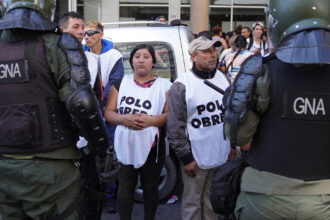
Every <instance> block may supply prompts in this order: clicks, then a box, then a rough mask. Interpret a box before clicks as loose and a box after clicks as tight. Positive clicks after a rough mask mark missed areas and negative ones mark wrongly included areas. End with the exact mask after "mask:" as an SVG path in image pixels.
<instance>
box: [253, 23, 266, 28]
mask: <svg viewBox="0 0 330 220" xmlns="http://www.w3.org/2000/svg"><path fill="white" fill-rule="evenodd" d="M257 25H260V26H261V27H262V28H264V24H263V23H261V22H256V23H253V25H252V29H254V28H255V27H256V26H257Z"/></svg>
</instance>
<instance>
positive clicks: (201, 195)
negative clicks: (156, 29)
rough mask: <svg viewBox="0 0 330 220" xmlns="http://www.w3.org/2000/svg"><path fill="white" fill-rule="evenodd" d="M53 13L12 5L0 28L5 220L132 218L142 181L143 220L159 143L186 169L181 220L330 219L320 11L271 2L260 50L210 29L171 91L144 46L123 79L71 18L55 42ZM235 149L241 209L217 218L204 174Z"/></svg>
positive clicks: (151, 204) (153, 199)
mask: <svg viewBox="0 0 330 220" xmlns="http://www.w3.org/2000/svg"><path fill="white" fill-rule="evenodd" d="M286 2H287V1H286ZM301 2H303V3H304V4H303V8H300V7H302V6H301V5H302V4H301ZM0 3H1V2H0ZM48 3H49V4H46V5H44V4H40V3H36V1H34V2H29V1H27V2H26V1H17V2H16V3H15V4H12V2H11V1H9V3H8V4H6V6H7V7H8V6H11V7H8V8H5V10H4V11H5V14H4V15H3V18H1V19H0V30H1V32H2V33H1V39H0V46H1V52H0V64H1V65H0V66H1V68H3V70H2V71H1V73H2V77H1V78H0V85H1V89H2V93H1V94H0V102H1V106H0V112H1V113H2V114H1V116H0V121H1V123H0V134H1V135H0V173H1V174H2V180H1V182H0V219H1V218H4V220H16V219H72V220H76V219H81V220H84V219H86V220H87V219H100V217H101V214H102V211H103V210H105V211H108V212H114V211H116V209H117V207H116V204H117V206H118V212H119V216H120V219H123V220H129V219H132V208H133V204H134V192H135V188H136V185H137V181H138V175H140V177H141V184H142V189H143V199H144V219H146V220H153V219H155V214H156V210H157V206H158V200H159V197H158V183H159V178H160V173H161V169H162V167H163V165H164V161H165V156H166V144H165V136H167V138H168V143H169V146H170V147H171V148H173V149H174V151H175V153H176V155H177V156H178V158H179V160H180V161H181V163H182V181H183V185H184V188H183V193H182V207H181V215H182V219H183V220H199V219H207V220H213V219H218V218H219V219H235V218H236V219H240V220H241V219H243V220H251V219H270V220H281V219H320V220H324V219H330V213H329V210H330V209H329V208H330V205H329V204H330V196H329V195H330V191H329V190H330V187H329V186H330V180H329V178H330V170H329V169H330V164H329V159H328V155H329V153H330V150H329V149H330V148H329V144H330V139H329V135H327V134H328V132H329V130H330V128H329V123H328V121H329V118H330V116H329V112H328V111H329V109H330V106H328V104H329V103H330V98H329V95H327V94H329V92H330V90H329V86H328V85H327V79H330V76H329V74H328V73H329V72H330V71H329V63H330V56H329V41H328V39H329V36H330V31H329V24H328V23H327V24H325V23H322V22H321V21H327V22H329V16H328V14H327V13H328V12H326V13H325V14H327V15H324V12H322V11H320V12H319V15H315V13H313V11H312V10H316V8H314V7H315V6H313V5H311V4H312V3H311V1H307V0H299V4H298V3H297V1H292V2H291V3H290V4H291V5H290V7H291V8H294V9H296V10H297V12H299V10H302V9H304V11H305V12H306V14H307V15H306V19H301V18H299V19H301V20H299V19H298V21H297V18H296V17H295V14H294V13H291V14H290V13H288V12H289V11H288V9H290V7H288V8H283V7H278V6H279V5H281V4H284V0H277V1H270V4H269V6H268V8H267V9H268V10H266V20H267V22H268V27H267V28H268V30H269V35H270V37H271V38H270V39H268V40H267V35H266V33H265V27H264V25H263V24H262V23H261V22H257V23H254V24H253V25H252V27H251V29H250V27H242V26H241V25H239V26H238V27H236V28H235V30H234V31H233V32H231V33H227V34H225V33H224V32H223V31H222V29H221V26H220V25H215V26H214V27H212V30H211V31H212V34H211V33H210V32H209V31H208V30H206V31H202V32H200V33H199V34H197V35H196V36H195V39H194V40H192V42H190V44H189V47H188V53H189V55H190V58H191V60H192V64H193V65H192V68H191V69H190V70H188V71H187V72H186V73H183V74H180V75H179V77H178V79H176V80H175V81H174V82H173V83H171V82H169V81H168V80H166V79H162V78H161V77H158V76H156V75H154V74H153V72H152V70H153V68H154V67H155V65H156V62H157V54H156V52H155V50H154V48H153V47H152V46H151V45H148V44H139V45H137V46H136V47H135V48H134V49H133V50H132V51H131V52H130V57H129V64H130V66H131V69H132V70H131V71H132V74H128V75H124V67H123V57H122V55H121V53H120V52H119V51H118V50H116V49H115V48H114V46H113V43H112V42H111V41H108V40H105V39H103V35H104V33H103V31H104V30H103V25H102V24H101V23H100V22H99V21H88V22H84V20H83V17H82V16H81V15H79V14H78V13H76V12H68V13H65V14H64V15H62V16H61V18H60V20H59V23H58V26H59V29H60V32H56V30H57V25H56V24H54V23H53V22H51V20H50V19H51V17H52V15H53V13H54V9H55V5H54V1H52V0H49V2H48ZM319 3H320V5H322V4H324V5H327V3H328V1H325V0H319ZM324 7H326V6H324ZM277 9H279V10H277ZM0 11H1V10H0ZM309 14H310V15H311V16H315V19H314V18H313V19H311V20H309V19H310V16H309ZM283 15H287V17H286V18H285V19H287V20H286V22H282V23H281V20H282V21H283V19H284V17H283ZM326 16H328V17H326ZM26 18H33V19H30V20H28V22H26ZM316 18H317V19H316ZM326 19H328V20H326ZM157 21H158V22H163V23H164V22H166V18H165V17H164V16H159V17H158V18H157ZM316 21H317V22H316ZM297 22H298V23H297ZM318 22H319V23H318ZM175 23H176V24H178V25H180V24H181V22H180V21H175V22H174V23H173V25H176V24H175ZM292 25H293V26H295V29H292ZM284 33H285V34H284ZM264 37H266V38H264ZM302 39H303V40H302ZM310 39H312V40H310ZM83 40H85V45H82V41H83ZM309 40H310V41H309ZM268 42H269V43H268ZM10 68H11V69H12V72H10ZM7 72H8V74H7ZM219 91H220V93H219ZM311 102H313V104H310V103H311ZM71 122H72V123H73V124H74V126H75V127H73V126H72V124H71ZM77 131H78V132H77ZM236 147H241V150H242V151H244V152H245V154H244V157H243V159H244V161H245V162H246V163H247V165H248V167H247V168H245V169H244V170H241V171H240V172H241V173H242V176H239V182H240V181H241V182H242V184H241V186H239V188H240V189H241V192H240V193H239V195H238V198H237V203H236V207H235V208H234V209H233V210H232V213H231V215H230V216H229V215H222V214H221V213H220V214H221V215H220V216H219V213H215V212H214V209H213V208H214V207H212V205H213V204H212V205H211V201H210V196H211V191H210V189H211V180H212V175H213V172H214V169H215V168H217V167H219V166H221V165H223V164H225V163H230V161H233V160H235V158H237V157H236V149H237V148H236ZM311 148H312V150H311ZM78 149H80V150H78ZM117 160H118V162H119V163H117ZM81 177H82V181H80V178H81ZM117 177H118V178H117ZM116 179H118V182H116ZM100 192H101V193H100ZM103 201H104V202H103ZM78 206H80V208H77V207H78ZM235 216H236V217H235Z"/></svg>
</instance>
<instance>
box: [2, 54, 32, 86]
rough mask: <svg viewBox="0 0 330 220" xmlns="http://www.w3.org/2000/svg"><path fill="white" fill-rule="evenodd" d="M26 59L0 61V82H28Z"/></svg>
mask: <svg viewBox="0 0 330 220" xmlns="http://www.w3.org/2000/svg"><path fill="white" fill-rule="evenodd" d="M28 81H29V72H28V60H27V59H24V60H13V61H2V62H0V84H7V83H19V82H28Z"/></svg>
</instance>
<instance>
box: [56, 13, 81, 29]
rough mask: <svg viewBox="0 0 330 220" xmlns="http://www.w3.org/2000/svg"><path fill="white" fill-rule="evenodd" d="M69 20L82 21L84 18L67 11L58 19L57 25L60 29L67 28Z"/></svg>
mask: <svg viewBox="0 0 330 220" xmlns="http://www.w3.org/2000/svg"><path fill="white" fill-rule="evenodd" d="M70 18H77V19H81V20H83V21H84V18H83V17H82V16H81V15H80V14H79V13H78V12H75V11H69V12H67V13H64V14H63V15H62V16H61V17H60V20H59V21H58V25H59V26H60V27H63V28H67V27H68V21H69V19H70Z"/></svg>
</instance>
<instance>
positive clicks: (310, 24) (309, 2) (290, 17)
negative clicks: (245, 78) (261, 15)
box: [265, 0, 330, 47]
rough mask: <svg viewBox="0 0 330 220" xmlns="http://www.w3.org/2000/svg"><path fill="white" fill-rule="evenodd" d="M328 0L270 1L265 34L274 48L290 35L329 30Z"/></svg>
mask: <svg viewBox="0 0 330 220" xmlns="http://www.w3.org/2000/svg"><path fill="white" fill-rule="evenodd" d="M329 6H330V2H329V0H290V1H287V0H270V1H269V5H268V6H267V7H266V9H265V12H266V22H267V32H268V36H269V38H270V39H271V42H272V44H273V45H274V47H277V46H278V45H279V44H280V43H281V42H282V41H283V40H284V39H285V38H287V37H288V36H290V35H291V34H294V33H297V32H300V31H304V30H308V29H324V30H330V15H329Z"/></svg>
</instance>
